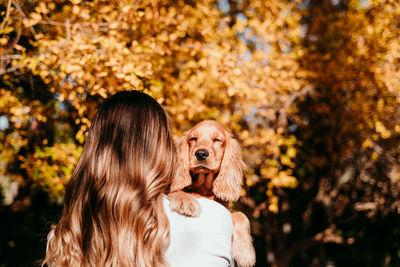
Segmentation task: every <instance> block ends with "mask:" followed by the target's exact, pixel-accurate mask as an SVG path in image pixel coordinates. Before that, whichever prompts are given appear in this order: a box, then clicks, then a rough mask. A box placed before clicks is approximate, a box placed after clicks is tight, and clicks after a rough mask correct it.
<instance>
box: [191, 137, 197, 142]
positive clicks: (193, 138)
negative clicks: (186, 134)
mask: <svg viewBox="0 0 400 267" xmlns="http://www.w3.org/2000/svg"><path fill="white" fill-rule="evenodd" d="M196 140H197V138H196V137H192V138H189V142H191V141H196Z"/></svg>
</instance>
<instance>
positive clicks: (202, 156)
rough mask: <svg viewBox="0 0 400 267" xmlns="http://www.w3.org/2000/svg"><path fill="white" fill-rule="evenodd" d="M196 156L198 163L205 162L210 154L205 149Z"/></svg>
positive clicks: (198, 151)
mask: <svg viewBox="0 0 400 267" xmlns="http://www.w3.org/2000/svg"><path fill="white" fill-rule="evenodd" d="M194 155H195V156H196V158H197V160H198V161H203V160H205V159H206V158H207V157H208V155H209V153H208V151H207V150H205V149H199V150H197V151H196V152H195V153H194Z"/></svg>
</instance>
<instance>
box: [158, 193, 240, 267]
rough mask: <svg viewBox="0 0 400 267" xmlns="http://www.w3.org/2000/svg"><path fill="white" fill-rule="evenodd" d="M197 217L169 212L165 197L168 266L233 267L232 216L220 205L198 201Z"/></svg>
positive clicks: (203, 199) (213, 202)
mask: <svg viewBox="0 0 400 267" xmlns="http://www.w3.org/2000/svg"><path fill="white" fill-rule="evenodd" d="M197 200H198V201H199V203H200V205H201V213H200V216H199V217H196V218H191V217H186V216H182V215H179V214H178V213H176V212H172V211H171V210H170V208H169V200H168V199H167V197H166V196H164V210H165V213H166V214H167V217H168V219H169V224H170V244H169V247H168V249H167V251H166V254H165V257H166V259H167V261H168V263H169V264H170V266H171V267H189V266H190V267H206V266H207V267H228V266H235V264H234V261H233V260H232V256H231V238H232V230H233V224H232V216H231V214H230V212H229V211H228V210H227V209H226V208H225V207H224V206H222V205H221V204H220V203H218V202H216V201H213V200H210V199H206V198H197Z"/></svg>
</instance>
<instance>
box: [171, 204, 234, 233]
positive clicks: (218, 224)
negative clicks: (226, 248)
mask: <svg viewBox="0 0 400 267" xmlns="http://www.w3.org/2000/svg"><path fill="white" fill-rule="evenodd" d="M196 200H197V201H198V202H199V204H200V207H201V212H200V215H199V216H198V217H187V216H183V215H180V214H178V213H176V212H173V211H171V210H170V208H169V200H168V198H167V197H164V210H165V213H166V214H167V216H168V219H169V220H170V224H171V228H175V227H174V226H175V225H174V224H176V227H177V228H180V229H183V228H184V227H183V225H182V224H187V223H189V224H190V225H189V226H188V227H189V228H193V229H194V228H196V229H202V228H205V229H207V230H208V231H210V230H212V229H214V230H215V231H223V232H226V231H227V232H232V228H233V223H232V216H231V213H230V212H229V210H228V209H227V208H225V207H224V206H223V205H222V204H220V203H218V202H216V201H214V200H210V199H206V198H201V197H200V198H196Z"/></svg>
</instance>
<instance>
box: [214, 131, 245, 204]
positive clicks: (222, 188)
mask: <svg viewBox="0 0 400 267" xmlns="http://www.w3.org/2000/svg"><path fill="white" fill-rule="evenodd" d="M225 138H226V140H225V142H226V143H225V152H224V157H223V159H222V162H221V167H220V171H219V174H218V176H217V178H216V179H215V181H214V183H213V193H214V194H215V196H216V197H217V198H219V199H221V200H224V201H236V200H238V199H239V197H240V189H241V186H242V183H243V172H244V171H245V170H246V165H245V163H244V162H243V160H242V149H241V147H240V144H239V142H238V141H237V140H236V139H234V138H233V137H232V134H231V133H229V132H227V131H225Z"/></svg>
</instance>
